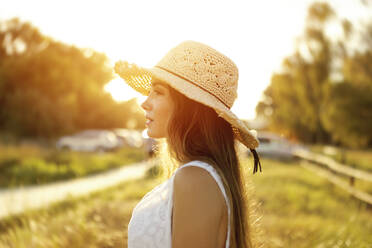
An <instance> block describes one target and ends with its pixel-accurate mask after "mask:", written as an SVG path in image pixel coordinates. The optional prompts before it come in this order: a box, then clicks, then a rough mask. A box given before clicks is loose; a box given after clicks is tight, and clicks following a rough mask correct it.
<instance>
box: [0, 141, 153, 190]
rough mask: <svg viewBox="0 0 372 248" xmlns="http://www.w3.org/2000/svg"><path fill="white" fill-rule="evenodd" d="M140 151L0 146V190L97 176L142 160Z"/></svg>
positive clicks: (142, 156)
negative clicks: (94, 150)
mask: <svg viewBox="0 0 372 248" xmlns="http://www.w3.org/2000/svg"><path fill="white" fill-rule="evenodd" d="M145 156H146V154H145V151H144V150H143V149H140V148H122V149H120V150H118V151H115V152H107V153H101V154H99V153H83V152H73V151H59V150H56V149H55V148H48V147H42V146H38V145H32V144H24V145H3V144H1V145H0V188H12V187H19V186H25V185H36V184H45V183H50V182H55V181H61V180H67V179H72V178H77V177H82V176H86V175H91V174H95V173H99V172H102V171H105V170H108V169H112V168H117V167H120V166H123V165H127V164H131V163H134V162H138V161H142V160H143V159H144V158H145Z"/></svg>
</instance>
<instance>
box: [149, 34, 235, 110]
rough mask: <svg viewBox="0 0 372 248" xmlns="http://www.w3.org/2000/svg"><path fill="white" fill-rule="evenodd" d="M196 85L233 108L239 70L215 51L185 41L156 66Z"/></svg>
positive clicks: (193, 42) (202, 45)
mask: <svg viewBox="0 0 372 248" xmlns="http://www.w3.org/2000/svg"><path fill="white" fill-rule="evenodd" d="M156 67H159V68H161V69H163V70H167V71H168V72H170V73H174V74H176V75H177V76H180V77H182V78H184V79H186V80H188V81H190V83H193V84H195V85H197V86H199V87H200V88H202V89H203V90H205V91H207V92H208V93H210V94H212V95H213V96H215V97H216V98H217V99H218V100H219V101H221V102H222V103H223V104H225V105H226V106H227V107H228V108H231V107H232V105H233V104H234V101H235V99H236V97H237V87H238V78H239V75H238V74H239V73H238V68H237V66H236V65H235V63H234V62H233V61H232V60H231V59H229V58H228V57H226V56H225V55H223V54H221V53H220V52H218V51H216V50H215V49H213V48H211V47H209V46H207V45H204V44H202V43H199V42H195V41H185V42H183V43H181V44H179V45H178V46H176V47H174V48H173V49H171V50H170V51H169V52H168V53H167V54H166V55H165V56H164V57H163V58H162V59H161V60H160V61H159V62H158V63H157V65H156Z"/></svg>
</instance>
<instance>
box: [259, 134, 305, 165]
mask: <svg viewBox="0 0 372 248" xmlns="http://www.w3.org/2000/svg"><path fill="white" fill-rule="evenodd" d="M257 138H258V141H259V142H260V145H259V146H258V147H257V148H256V151H257V153H258V155H259V156H262V157H268V158H276V159H284V160H288V159H293V158H294V155H293V151H294V150H295V149H297V148H298V146H297V145H295V144H292V143H291V142H289V141H288V140H287V139H285V138H283V137H281V136H279V135H277V134H275V133H270V132H258V135H257Z"/></svg>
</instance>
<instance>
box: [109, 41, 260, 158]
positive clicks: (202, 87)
mask: <svg viewBox="0 0 372 248" xmlns="http://www.w3.org/2000/svg"><path fill="white" fill-rule="evenodd" d="M115 72H116V73H118V74H119V75H120V76H121V77H122V78H123V79H124V80H125V82H126V83H127V84H129V85H130V86H131V87H132V88H133V89H135V90H136V91H138V92H140V93H141V94H143V95H146V96H147V95H149V92H150V88H151V81H152V78H157V79H159V80H161V81H163V82H164V83H167V84H168V85H169V86H171V87H172V88H174V89H175V90H177V91H179V92H180V93H182V94H184V95H185V96H186V97H188V98H190V99H192V100H195V101H197V102H199V103H202V104H204V105H206V106H209V107H211V108H213V109H214V110H215V111H216V112H217V114H218V116H220V117H222V118H224V119H225V120H226V121H228V122H229V123H230V124H231V126H232V128H233V131H234V137H235V138H236V139H238V140H239V141H240V142H241V143H243V144H244V145H245V146H246V147H248V148H250V149H251V151H252V149H254V148H256V147H257V146H258V144H259V143H258V140H257V138H256V137H257V134H256V131H254V130H249V129H248V127H247V125H246V124H245V123H244V122H243V121H242V120H240V119H239V118H238V117H237V116H236V115H235V114H234V113H233V112H232V111H231V110H230V109H231V107H232V106H233V103H234V101H235V99H236V97H237V87H238V68H237V66H236V65H235V64H234V62H233V61H232V60H230V59H229V58H228V57H226V56H225V55H223V54H221V53H220V52H218V51H216V50H215V49H213V48H211V47H209V46H207V45H205V44H202V43H199V42H195V41H185V42H183V43H181V44H179V45H178V46H176V47H174V48H173V49H171V50H170V51H169V52H168V53H167V54H166V55H165V56H164V57H163V58H162V59H161V60H160V61H159V62H158V63H157V64H156V65H155V66H154V67H153V68H142V67H138V66H136V65H135V64H129V63H127V62H123V61H119V62H117V63H116V64H115ZM252 152H253V151H252ZM254 152H255V151H254ZM254 155H255V158H256V156H257V154H255V153H254Z"/></svg>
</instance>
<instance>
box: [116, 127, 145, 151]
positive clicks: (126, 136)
mask: <svg viewBox="0 0 372 248" xmlns="http://www.w3.org/2000/svg"><path fill="white" fill-rule="evenodd" d="M112 132H113V133H114V134H115V135H116V136H117V137H118V138H119V139H120V140H121V141H122V142H123V146H127V147H137V148H140V147H142V146H143V145H144V143H143V137H142V135H141V132H140V131H137V130H131V129H125V128H116V129H113V130H112Z"/></svg>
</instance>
